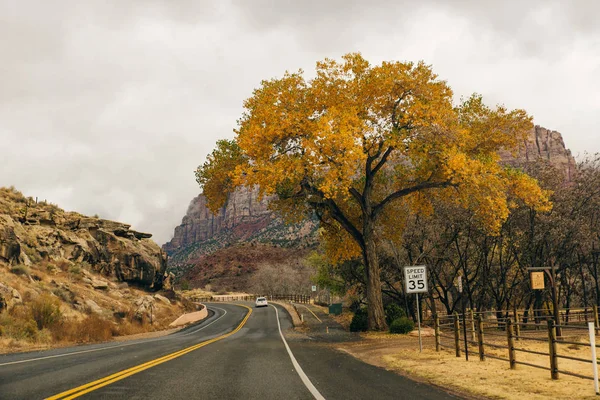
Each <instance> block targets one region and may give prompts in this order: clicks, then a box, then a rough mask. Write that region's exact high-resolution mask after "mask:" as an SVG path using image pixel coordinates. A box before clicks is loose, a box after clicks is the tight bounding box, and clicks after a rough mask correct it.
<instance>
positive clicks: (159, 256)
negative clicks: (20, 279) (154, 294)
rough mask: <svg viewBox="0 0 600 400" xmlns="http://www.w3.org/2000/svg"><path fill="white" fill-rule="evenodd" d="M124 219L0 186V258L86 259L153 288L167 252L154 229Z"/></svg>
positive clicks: (108, 272)
mask: <svg viewBox="0 0 600 400" xmlns="http://www.w3.org/2000/svg"><path fill="white" fill-rule="evenodd" d="M129 228H130V226H129V225H127V224H123V223H120V222H115V221H109V220H104V219H100V218H90V217H86V216H83V215H81V214H78V213H75V212H65V211H63V210H61V209H60V208H58V207H56V206H55V205H52V204H46V203H36V202H35V201H34V200H33V199H31V198H29V199H28V198H25V197H24V196H23V195H22V194H21V193H19V192H17V191H16V190H14V189H6V188H0V261H1V262H5V263H7V264H9V265H16V264H24V265H26V266H27V265H31V264H32V263H39V262H42V261H45V262H47V263H49V267H48V268H50V266H53V265H54V264H56V263H57V262H60V261H61V260H63V261H66V262H69V263H76V264H77V263H79V264H83V263H85V264H86V266H89V267H90V268H91V269H93V270H94V271H96V272H99V273H101V274H103V275H105V276H108V277H115V278H117V279H118V280H120V281H125V282H130V283H133V284H137V285H140V286H142V287H145V288H150V289H160V288H161V287H162V282H163V279H164V276H165V271H166V268H167V262H166V255H165V254H164V252H163V251H162V250H161V249H160V247H159V246H158V245H157V244H156V243H154V242H153V241H151V240H149V237H150V236H151V235H150V234H146V233H140V232H136V231H133V230H131V229H129ZM92 285H93V286H98V288H104V285H105V283H103V282H100V281H95V282H92Z"/></svg>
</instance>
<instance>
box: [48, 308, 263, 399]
mask: <svg viewBox="0 0 600 400" xmlns="http://www.w3.org/2000/svg"><path fill="white" fill-rule="evenodd" d="M237 305H239V306H240V307H245V308H247V309H248V313H247V314H246V316H245V317H244V319H243V320H242V322H240V324H239V325H238V326H237V328H235V329H234V330H233V331H231V332H229V333H226V334H224V335H221V336H218V337H216V338H213V339H210V340H207V341H205V342H202V343H198V344H195V345H193V346H190V347H188V348H185V349H183V350H179V351H176V352H175V353H171V354H167V355H166V356H163V357H160V358H157V359H155V360H152V361H148V362H146V363H144V364H140V365H137V366H135V367H131V368H128V369H125V370H123V371H119V372H117V373H115V374H112V375H108V376H106V377H104V378H102V379H98V380H96V381H93V382H90V383H86V384H85V385H81V386H79V387H76V388H74V389H70V390H67V391H65V392H62V393H59V394H56V395H54V396H52V397H48V398H46V400H58V399H61V400H68V399H74V398H77V397H79V396H83V395H84V394H86V393H89V392H92V391H94V390H97V389H100V388H101V387H104V386H107V385H110V384H111V383H114V382H117V381H120V380H121V379H125V378H127V377H128V376H131V375H134V374H137V373H139V372H142V371H145V370H147V369H149V368H152V367H155V366H157V365H159V364H162V363H165V362H167V361H171V360H173V359H175V358H177V357H181V356H183V355H184V354H187V353H190V352H192V351H194V350H197V349H199V348H201V347H204V346H206V345H209V344H211V343H214V342H217V341H219V340H221V339H225V338H226V337H229V336H231V335H233V334H235V333H236V332H237V331H239V330H240V329H242V327H243V326H244V324H246V321H248V318H250V314H252V309H251V308H250V307H247V306H244V305H241V304H237Z"/></svg>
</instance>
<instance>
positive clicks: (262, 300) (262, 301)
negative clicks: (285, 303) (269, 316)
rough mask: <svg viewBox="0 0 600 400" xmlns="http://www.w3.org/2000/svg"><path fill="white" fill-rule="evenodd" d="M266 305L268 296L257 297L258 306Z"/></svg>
mask: <svg viewBox="0 0 600 400" xmlns="http://www.w3.org/2000/svg"><path fill="white" fill-rule="evenodd" d="M266 306H268V304H267V298H266V297H257V298H256V307H266Z"/></svg>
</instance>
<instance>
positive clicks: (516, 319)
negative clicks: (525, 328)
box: [513, 307, 521, 340]
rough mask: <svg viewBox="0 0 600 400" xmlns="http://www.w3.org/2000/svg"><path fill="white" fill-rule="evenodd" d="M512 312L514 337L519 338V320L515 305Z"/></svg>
mask: <svg viewBox="0 0 600 400" xmlns="http://www.w3.org/2000/svg"><path fill="white" fill-rule="evenodd" d="M513 314H514V317H515V329H514V331H515V335H516V338H515V339H517V340H519V336H521V320H520V319H519V312H518V311H517V307H515V308H514V310H513Z"/></svg>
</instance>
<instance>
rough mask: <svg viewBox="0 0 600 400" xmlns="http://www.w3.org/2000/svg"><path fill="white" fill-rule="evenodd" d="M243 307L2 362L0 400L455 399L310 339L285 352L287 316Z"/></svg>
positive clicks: (215, 307) (223, 307)
mask: <svg viewBox="0 0 600 400" xmlns="http://www.w3.org/2000/svg"><path fill="white" fill-rule="evenodd" d="M249 306H251V304H249V303H247V304H246V305H241V306H240V305H234V304H221V303H219V304H209V306H208V307H209V310H211V311H212V315H211V316H210V317H209V318H207V319H206V320H204V321H203V322H202V323H200V324H197V325H194V326H191V327H188V328H186V329H184V330H182V331H179V332H177V333H174V334H172V335H168V336H164V337H160V338H154V339H145V340H136V341H130V342H122V343H115V342H111V343H104V344H96V345H87V346H78V347H72V348H68V349H56V350H50V351H44V352H33V353H21V354H10V355H3V356H0V399H43V398H52V399H69V398H78V397H80V398H86V399H87V398H98V399H105V398H123V399H314V398H317V399H320V398H325V399H328V400H331V399H373V400H375V399H450V398H455V397H453V396H451V395H448V394H446V393H444V392H442V391H439V390H437V389H435V388H432V387H430V386H427V385H423V384H420V383H416V382H414V381H411V380H409V379H406V378H403V377H400V376H398V375H396V374H393V373H391V372H388V371H385V370H383V369H380V368H376V367H373V366H370V365H367V364H364V363H362V362H360V361H358V360H356V359H354V358H353V357H351V356H349V355H347V354H345V353H342V352H339V351H336V350H333V349H331V348H329V347H327V346H324V345H323V344H319V343H313V341H311V340H305V339H297V338H296V339H294V338H288V340H287V343H286V342H285V341H284V340H283V338H282V335H281V334H280V332H281V331H283V332H284V333H285V331H286V330H287V329H289V328H290V327H291V323H290V319H289V316H288V315H287V313H286V311H285V310H283V308H281V307H279V306H276V307H277V310H278V311H277V310H276V307H275V306H270V307H266V308H258V309H254V308H252V309H251V308H250V307H249ZM277 315H278V317H277ZM279 325H280V326H281V331H280V328H279ZM294 337H295V336H294ZM320 396H322V397H320Z"/></svg>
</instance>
